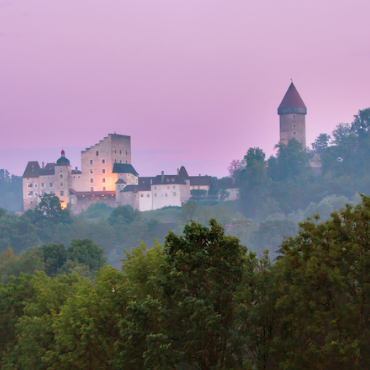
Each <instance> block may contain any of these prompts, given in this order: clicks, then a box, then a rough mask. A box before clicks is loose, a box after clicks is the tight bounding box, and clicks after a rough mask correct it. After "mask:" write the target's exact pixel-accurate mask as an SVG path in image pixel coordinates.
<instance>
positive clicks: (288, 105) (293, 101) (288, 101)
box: [278, 82, 307, 114]
mask: <svg viewBox="0 0 370 370" xmlns="http://www.w3.org/2000/svg"><path fill="white" fill-rule="evenodd" d="M291 110H292V111H291ZM293 110H294V112H293ZM290 111H291V112H290ZM286 113H302V114H306V113H307V107H306V105H305V104H304V103H303V100H302V98H301V96H300V95H299V93H298V91H297V89H296V87H295V86H294V84H293V82H292V83H291V84H290V86H289V88H288V91H287V92H286V93H285V95H284V98H283V100H282V102H281V103H280V105H279V108H278V114H286Z"/></svg>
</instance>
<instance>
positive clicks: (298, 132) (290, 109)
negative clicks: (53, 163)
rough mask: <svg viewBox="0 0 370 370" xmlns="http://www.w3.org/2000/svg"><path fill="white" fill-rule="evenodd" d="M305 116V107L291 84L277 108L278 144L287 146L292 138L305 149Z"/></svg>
mask: <svg viewBox="0 0 370 370" xmlns="http://www.w3.org/2000/svg"><path fill="white" fill-rule="evenodd" d="M306 114H307V107H306V105H305V104H304V102H303V100H302V98H301V96H300V95H299V93H298V90H297V89H296V87H295V86H294V84H293V82H292V83H291V84H290V86H289V88H288V91H287V92H286V93H285V95H284V98H283V100H282V102H281V103H280V105H279V108H278V115H279V116H280V142H282V143H283V144H285V145H287V144H288V142H289V140H290V139H292V138H293V137H294V138H295V139H297V140H298V141H299V142H300V143H301V144H302V145H303V148H305V147H306Z"/></svg>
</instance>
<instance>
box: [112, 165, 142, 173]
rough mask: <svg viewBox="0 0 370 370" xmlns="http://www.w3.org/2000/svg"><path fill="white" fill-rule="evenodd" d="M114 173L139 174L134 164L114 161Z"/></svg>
mask: <svg viewBox="0 0 370 370" xmlns="http://www.w3.org/2000/svg"><path fill="white" fill-rule="evenodd" d="M113 173H131V174H133V175H135V176H138V175H139V174H138V173H137V172H136V171H135V168H134V167H133V166H132V164H128V163H114V165H113Z"/></svg>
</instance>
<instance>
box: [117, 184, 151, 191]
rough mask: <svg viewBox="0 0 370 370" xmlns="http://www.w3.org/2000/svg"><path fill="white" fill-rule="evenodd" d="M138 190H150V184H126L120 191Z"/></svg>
mask: <svg viewBox="0 0 370 370" xmlns="http://www.w3.org/2000/svg"><path fill="white" fill-rule="evenodd" d="M139 191H150V185H148V184H142V185H127V186H125V188H124V189H123V190H121V193H129V192H133V193H138V192H139Z"/></svg>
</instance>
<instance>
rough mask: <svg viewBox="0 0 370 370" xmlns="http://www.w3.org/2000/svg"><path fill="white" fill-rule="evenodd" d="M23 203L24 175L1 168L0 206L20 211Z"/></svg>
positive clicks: (12, 210)
mask: <svg viewBox="0 0 370 370" xmlns="http://www.w3.org/2000/svg"><path fill="white" fill-rule="evenodd" d="M22 205H23V198H22V177H20V176H14V175H10V174H9V172H8V171H7V170H4V169H0V207H1V208H4V209H6V210H8V211H11V212H15V211H20V210H21V209H22Z"/></svg>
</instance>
